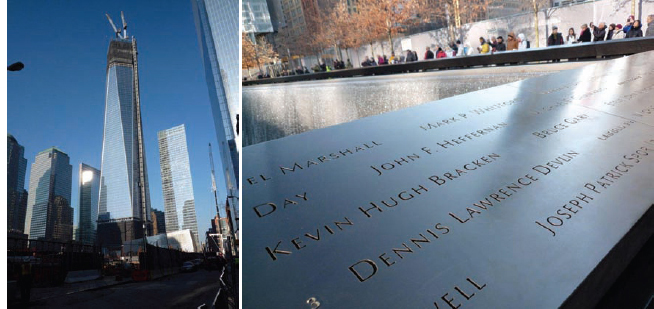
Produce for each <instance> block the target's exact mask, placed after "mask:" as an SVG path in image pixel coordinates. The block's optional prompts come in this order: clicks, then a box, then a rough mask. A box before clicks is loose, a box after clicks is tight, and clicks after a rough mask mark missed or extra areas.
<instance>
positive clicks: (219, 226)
mask: <svg viewBox="0 0 654 309" xmlns="http://www.w3.org/2000/svg"><path fill="white" fill-rule="evenodd" d="M210 231H211V232H212V233H216V234H222V235H229V233H230V232H229V222H227V218H218V216H215V217H214V218H213V219H211V229H210Z"/></svg>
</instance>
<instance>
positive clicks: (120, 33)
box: [104, 11, 127, 39]
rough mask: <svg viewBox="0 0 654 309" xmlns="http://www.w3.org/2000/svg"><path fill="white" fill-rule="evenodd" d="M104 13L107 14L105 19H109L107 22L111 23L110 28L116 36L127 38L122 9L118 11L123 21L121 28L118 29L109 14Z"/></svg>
mask: <svg viewBox="0 0 654 309" xmlns="http://www.w3.org/2000/svg"><path fill="white" fill-rule="evenodd" d="M104 15H105V16H107V19H108V20H109V23H110V24H111V28H113V29H114V32H115V33H116V37H117V38H120V39H126V38H127V23H126V22H125V14H123V12H122V11H121V12H120V19H121V20H122V21H123V28H121V29H120V30H118V28H116V24H114V21H113V20H111V17H110V16H109V14H104Z"/></svg>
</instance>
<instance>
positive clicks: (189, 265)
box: [182, 261, 198, 272]
mask: <svg viewBox="0 0 654 309" xmlns="http://www.w3.org/2000/svg"><path fill="white" fill-rule="evenodd" d="M197 269H198V267H197V266H196V265H195V263H193V262H191V261H187V262H184V264H182V271H183V272H192V271H196V270H197Z"/></svg>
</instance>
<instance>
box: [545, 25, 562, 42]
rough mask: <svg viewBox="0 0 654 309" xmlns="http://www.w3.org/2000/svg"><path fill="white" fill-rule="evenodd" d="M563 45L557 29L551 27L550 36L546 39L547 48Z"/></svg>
mask: <svg viewBox="0 0 654 309" xmlns="http://www.w3.org/2000/svg"><path fill="white" fill-rule="evenodd" d="M556 45H563V36H562V35H561V34H560V33H559V27H557V26H552V34H550V37H549V38H547V46H556Z"/></svg>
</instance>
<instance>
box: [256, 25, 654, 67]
mask: <svg viewBox="0 0 654 309" xmlns="http://www.w3.org/2000/svg"><path fill="white" fill-rule="evenodd" d="M642 26H643V25H642V23H641V21H640V20H637V19H635V17H634V16H633V15H631V16H629V17H628V18H627V21H626V23H625V24H624V25H622V24H614V23H611V24H609V25H608V26H607V25H606V23H605V22H600V23H599V24H598V25H597V26H596V25H595V24H594V23H593V22H590V23H588V24H582V25H581V27H580V30H579V34H577V32H576V31H575V29H574V28H569V29H568V33H567V34H564V33H562V32H559V29H558V27H557V26H556V25H555V26H552V31H551V34H550V35H549V36H548V38H547V46H558V45H570V44H578V43H587V42H601V41H610V40H616V39H630V38H638V37H643V36H654V14H651V15H649V16H647V30H646V31H645V33H643V30H642ZM436 47H437V49H436V50H435V52H434V51H432V49H431V47H430V46H427V47H426V48H425V53H424V55H422V59H420V58H419V57H418V52H417V51H415V50H406V51H404V53H402V54H400V55H399V56H397V55H395V52H392V53H391V56H390V58H389V57H387V56H386V55H379V54H378V55H377V56H376V57H374V56H372V57H368V56H365V59H364V60H363V62H361V66H362V67H370V66H378V65H386V64H396V63H406V62H415V61H420V60H432V59H441V58H447V57H461V56H467V55H471V54H473V52H474V50H473V49H472V47H471V46H470V43H469V42H466V43H465V44H463V43H461V41H460V40H457V41H456V42H453V43H450V44H448V46H446V47H445V49H444V48H443V47H442V46H436ZM528 48H531V42H530V41H529V40H528V39H527V36H525V34H524V33H519V34H518V35H517V36H516V35H515V33H514V32H509V33H508V34H507V36H506V40H505V39H504V37H503V36H497V37H495V36H492V37H490V38H489V39H486V38H484V37H480V38H479V46H478V47H477V49H476V50H477V52H478V53H479V54H492V53H496V52H504V51H513V50H525V49H528ZM446 49H447V51H446ZM352 67H353V66H352V62H351V61H350V59H347V63H345V62H343V61H342V60H334V61H333V65H331V66H329V65H327V64H326V63H325V62H324V61H323V60H322V59H321V60H320V61H319V63H318V64H316V65H315V66H314V67H313V68H312V71H313V72H328V71H331V70H339V69H349V68H352ZM293 73H295V74H308V73H310V71H309V70H308V69H307V68H306V67H302V66H301V67H298V68H297V69H295V70H293V72H292V73H291V72H288V71H287V70H284V71H283V72H282V73H281V74H280V75H281V76H286V75H291V74H293ZM269 77H270V76H269V75H268V76H265V75H264V76H261V75H260V76H258V78H269Z"/></svg>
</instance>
